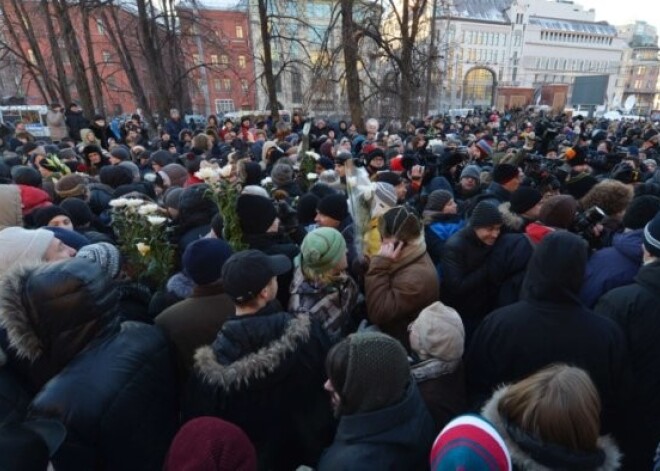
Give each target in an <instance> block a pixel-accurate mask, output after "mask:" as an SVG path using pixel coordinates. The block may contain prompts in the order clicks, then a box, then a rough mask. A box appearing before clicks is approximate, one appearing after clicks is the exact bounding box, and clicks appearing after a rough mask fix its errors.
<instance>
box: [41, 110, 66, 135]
mask: <svg viewBox="0 0 660 471" xmlns="http://www.w3.org/2000/svg"><path fill="white" fill-rule="evenodd" d="M46 124H47V125H48V129H49V130H50V138H51V139H52V140H53V141H54V142H55V141H61V140H62V139H64V138H65V137H67V136H68V135H69V131H68V130H67V128H66V123H65V121H64V113H62V112H61V111H53V110H48V113H47V114H46Z"/></svg>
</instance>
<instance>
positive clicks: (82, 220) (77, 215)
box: [60, 197, 94, 229]
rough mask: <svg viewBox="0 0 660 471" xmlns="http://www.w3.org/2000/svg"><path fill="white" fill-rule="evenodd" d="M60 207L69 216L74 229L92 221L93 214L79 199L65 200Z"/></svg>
mask: <svg viewBox="0 0 660 471" xmlns="http://www.w3.org/2000/svg"><path fill="white" fill-rule="evenodd" d="M60 207H62V209H64V210H65V211H66V212H68V213H69V214H70V215H71V222H72V223H73V227H74V228H75V229H78V228H80V227H84V226H86V225H87V224H90V223H91V222H92V221H93V220H94V213H92V210H91V209H90V207H89V206H88V205H87V203H85V202H84V201H83V200H81V199H80V198H75V197H71V198H67V199H65V200H64V201H62V202H61V203H60Z"/></svg>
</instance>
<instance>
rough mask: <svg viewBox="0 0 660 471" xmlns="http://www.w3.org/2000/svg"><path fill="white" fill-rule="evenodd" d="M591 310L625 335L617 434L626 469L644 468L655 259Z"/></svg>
mask: <svg viewBox="0 0 660 471" xmlns="http://www.w3.org/2000/svg"><path fill="white" fill-rule="evenodd" d="M596 313H598V314H603V315H604V316H606V317H608V318H610V319H612V320H613V321H615V322H616V323H617V324H618V325H619V327H621V329H622V330H623V332H624V334H625V336H626V339H627V340H628V348H629V351H630V364H631V372H632V375H633V378H634V384H633V387H632V388H631V390H630V394H631V396H630V399H631V400H630V405H631V407H630V409H629V410H628V411H627V414H626V419H627V420H626V422H627V424H626V433H625V434H624V436H622V437H621V439H620V444H621V447H622V448H623V451H624V463H625V464H626V467H627V468H629V469H649V466H650V464H651V462H652V459H653V452H654V451H655V447H656V445H657V444H658V442H660V342H658V339H660V262H658V261H656V262H653V263H651V264H648V265H644V266H642V268H641V269H640V270H639V272H638V274H637V277H636V278H635V283H634V284H632V285H629V286H624V287H621V288H617V289H614V290H612V291H610V292H609V293H607V294H605V295H604V296H603V297H602V298H601V299H600V301H599V302H598V304H597V305H596Z"/></svg>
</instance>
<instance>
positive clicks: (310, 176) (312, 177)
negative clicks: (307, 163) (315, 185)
mask: <svg viewBox="0 0 660 471" xmlns="http://www.w3.org/2000/svg"><path fill="white" fill-rule="evenodd" d="M318 177H319V176H318V175H317V174H316V173H314V172H310V173H308V174H307V180H316V179H317V178H318Z"/></svg>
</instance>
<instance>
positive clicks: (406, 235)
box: [378, 206, 422, 242]
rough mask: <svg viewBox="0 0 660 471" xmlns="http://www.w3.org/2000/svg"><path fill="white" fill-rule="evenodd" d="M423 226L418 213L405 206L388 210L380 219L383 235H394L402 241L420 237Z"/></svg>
mask: <svg viewBox="0 0 660 471" xmlns="http://www.w3.org/2000/svg"><path fill="white" fill-rule="evenodd" d="M421 228H422V226H421V223H420V221H419V218H418V217H417V215H416V214H415V213H413V212H412V211H410V210H409V209H408V208H407V207H405V206H396V207H394V208H392V209H390V210H388V211H387V212H386V213H385V214H383V215H382V216H381V218H380V220H379V221H378V230H379V231H380V234H381V235H382V236H383V237H394V238H395V239H397V240H400V241H402V242H409V241H411V240H414V239H416V238H418V237H419V235H420V234H421Z"/></svg>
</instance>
